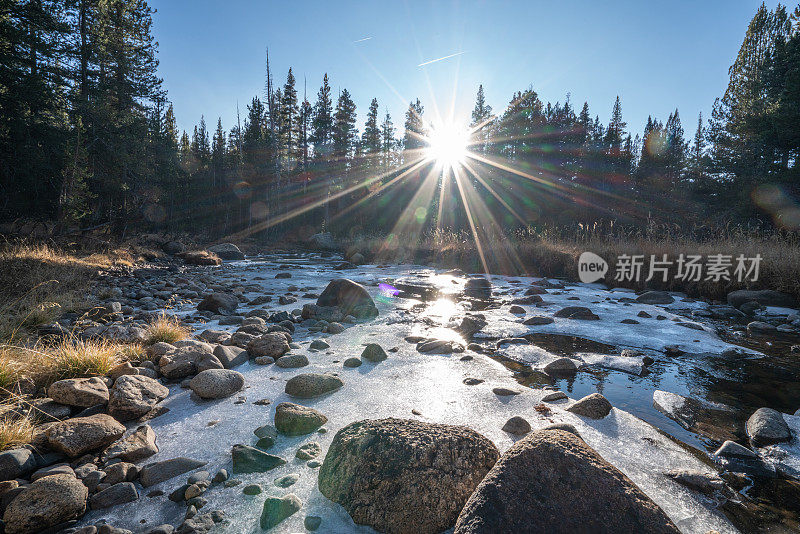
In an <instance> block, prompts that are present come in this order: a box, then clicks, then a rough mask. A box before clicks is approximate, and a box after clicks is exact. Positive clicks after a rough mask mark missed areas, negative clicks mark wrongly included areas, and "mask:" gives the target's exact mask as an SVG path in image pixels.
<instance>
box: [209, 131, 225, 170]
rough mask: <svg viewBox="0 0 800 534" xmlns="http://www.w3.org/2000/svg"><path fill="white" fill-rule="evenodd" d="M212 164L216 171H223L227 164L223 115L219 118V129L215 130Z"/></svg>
mask: <svg viewBox="0 0 800 534" xmlns="http://www.w3.org/2000/svg"><path fill="white" fill-rule="evenodd" d="M211 164H212V166H213V168H214V170H215V172H222V170H223V169H224V166H225V130H223V129H222V117H220V118H219V119H217V129H216V130H215V131H214V137H213V142H212V145H211Z"/></svg>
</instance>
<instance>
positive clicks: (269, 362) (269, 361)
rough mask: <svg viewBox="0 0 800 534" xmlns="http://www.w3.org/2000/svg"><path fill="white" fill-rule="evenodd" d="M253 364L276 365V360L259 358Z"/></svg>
mask: <svg viewBox="0 0 800 534" xmlns="http://www.w3.org/2000/svg"><path fill="white" fill-rule="evenodd" d="M253 363H255V364H256V365H269V364H272V363H275V358H272V357H270V356H259V357H258V358H255V359H254V360H253Z"/></svg>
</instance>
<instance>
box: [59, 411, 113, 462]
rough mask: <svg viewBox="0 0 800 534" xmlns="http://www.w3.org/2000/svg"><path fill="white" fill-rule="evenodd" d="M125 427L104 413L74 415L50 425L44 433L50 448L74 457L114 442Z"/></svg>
mask: <svg viewBox="0 0 800 534" xmlns="http://www.w3.org/2000/svg"><path fill="white" fill-rule="evenodd" d="M124 433H125V427H124V426H122V424H120V423H119V422H118V421H117V420H116V419H114V418H113V417H111V416H110V415H106V414H97V415H92V416H90V417H75V418H73V419H67V420H66V421H61V422H60V423H54V424H53V425H52V426H50V427H49V428H48V429H47V431H46V432H45V435H46V436H47V441H48V444H49V445H50V448H51V449H53V450H55V451H58V452H63V453H64V454H66V455H67V456H69V457H71V458H75V457H77V456H80V455H82V454H84V453H87V452H89V451H93V450H97V449H100V448H102V447H105V446H106V445H110V444H111V443H113V442H115V441H116V440H118V439H119V438H121V437H122V435H123V434H124Z"/></svg>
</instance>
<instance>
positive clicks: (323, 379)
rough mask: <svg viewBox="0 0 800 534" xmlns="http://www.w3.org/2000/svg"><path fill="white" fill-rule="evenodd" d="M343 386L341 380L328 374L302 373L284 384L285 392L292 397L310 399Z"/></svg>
mask: <svg viewBox="0 0 800 534" xmlns="http://www.w3.org/2000/svg"><path fill="white" fill-rule="evenodd" d="M343 385H344V382H342V379H341V378H339V377H338V376H336V375H334V374H330V373H303V374H300V375H297V376H294V377H292V378H290V379H289V381H288V382H286V388H285V391H286V393H287V394H289V395H291V396H292V397H298V398H301V399H310V398H313V397H318V396H320V395H324V394H326V393H330V392H332V391H336V390H337V389H339V388H341V387H342V386H343Z"/></svg>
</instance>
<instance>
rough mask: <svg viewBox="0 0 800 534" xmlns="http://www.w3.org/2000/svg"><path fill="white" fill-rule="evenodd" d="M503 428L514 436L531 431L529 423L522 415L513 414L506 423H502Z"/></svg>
mask: <svg viewBox="0 0 800 534" xmlns="http://www.w3.org/2000/svg"><path fill="white" fill-rule="evenodd" d="M503 430H504V431H506V432H508V433H509V434H514V435H515V436H524V435H525V434H527V433H528V432H530V431H531V424H530V423H529V422H528V421H527V420H526V419H524V418H523V417H520V416H519V415H515V416H514V417H512V418H511V419H509V420H508V421H506V424H504V425H503Z"/></svg>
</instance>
